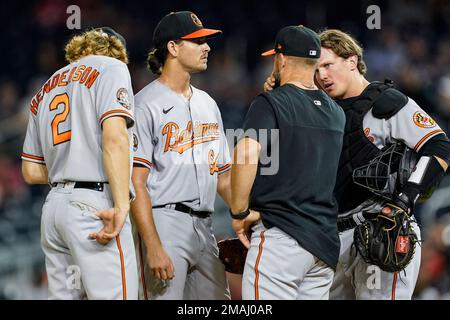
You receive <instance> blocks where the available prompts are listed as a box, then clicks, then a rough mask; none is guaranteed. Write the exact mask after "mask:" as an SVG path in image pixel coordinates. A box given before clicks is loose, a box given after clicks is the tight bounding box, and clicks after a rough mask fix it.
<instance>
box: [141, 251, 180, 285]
mask: <svg viewBox="0 0 450 320" xmlns="http://www.w3.org/2000/svg"><path fill="white" fill-rule="evenodd" d="M147 263H148V266H149V268H150V271H151V272H152V275H153V276H154V277H155V278H157V279H160V280H171V279H173V277H175V272H174V267H173V263H172V260H171V259H170V257H169V255H168V254H167V252H166V250H164V248H163V246H162V245H160V244H158V245H152V246H151V247H148V248H147Z"/></svg>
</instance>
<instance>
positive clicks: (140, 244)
mask: <svg viewBox="0 0 450 320" xmlns="http://www.w3.org/2000/svg"><path fill="white" fill-rule="evenodd" d="M138 239H139V262H140V264H141V281H142V290H143V291H144V299H145V300H148V297H147V285H146V284H145V275H144V266H145V263H144V258H143V254H142V240H141V236H138Z"/></svg>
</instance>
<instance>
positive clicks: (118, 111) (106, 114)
mask: <svg viewBox="0 0 450 320" xmlns="http://www.w3.org/2000/svg"><path fill="white" fill-rule="evenodd" d="M113 113H124V114H126V115H127V116H129V117H130V118H133V117H132V116H131V114H130V113H129V112H127V111H125V110H120V109H115V110H110V111H108V112H105V113H104V114H103V115H102V116H101V117H100V121H99V122H100V123H102V122H103V120H104V118H105V117H107V116H109V115H110V114H113Z"/></svg>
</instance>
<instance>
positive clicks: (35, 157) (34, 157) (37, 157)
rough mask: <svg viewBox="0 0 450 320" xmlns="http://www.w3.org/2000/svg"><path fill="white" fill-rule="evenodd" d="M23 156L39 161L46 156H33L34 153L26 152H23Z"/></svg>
mask: <svg viewBox="0 0 450 320" xmlns="http://www.w3.org/2000/svg"><path fill="white" fill-rule="evenodd" d="M22 157H24V158H30V159H34V160H39V161H44V157H39V156H33V155H31V154H28V153H25V152H22Z"/></svg>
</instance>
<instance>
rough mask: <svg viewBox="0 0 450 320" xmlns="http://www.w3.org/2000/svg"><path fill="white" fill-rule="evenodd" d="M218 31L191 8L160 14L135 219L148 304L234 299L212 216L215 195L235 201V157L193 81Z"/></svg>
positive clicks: (144, 99)
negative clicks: (232, 185)
mask: <svg viewBox="0 0 450 320" xmlns="http://www.w3.org/2000/svg"><path fill="white" fill-rule="evenodd" d="M220 33H221V31H220V30H213V29H206V28H204V27H203V25H202V23H201V22H200V20H199V19H198V17H197V16H196V15H195V14H194V13H192V12H189V11H181V12H172V13H170V14H168V15H166V16H165V17H163V18H162V19H161V21H160V22H159V23H158V25H157V27H156V29H155V31H154V35H153V43H154V46H155V49H154V50H153V51H151V52H150V54H149V58H148V64H149V67H150V69H151V70H152V71H153V72H154V73H155V74H158V75H159V77H158V79H156V80H155V81H153V82H151V83H150V84H149V85H147V86H146V87H145V88H144V89H142V90H141V91H140V92H139V93H138V94H137V95H136V97H135V98H136V118H137V119H139V121H138V122H137V124H136V136H135V138H134V139H135V150H136V154H135V157H134V169H133V183H134V186H135V189H136V200H135V201H134V202H133V205H132V214H133V220H134V221H135V223H136V225H137V229H138V231H139V235H140V237H139V238H140V239H138V240H139V243H138V245H137V247H138V250H139V256H140V260H141V261H140V273H141V282H142V287H143V288H142V289H143V290H142V295H143V297H144V298H145V299H174V300H179V299H229V298H230V295H229V289H228V283H227V280H226V277H225V270H224V265H223V264H222V262H221V261H220V260H219V256H218V248H217V244H216V239H215V238H214V235H213V233H212V224H211V222H212V221H211V217H210V216H211V213H212V211H213V210H214V200H215V196H216V190H217V192H218V193H219V194H220V195H221V197H222V198H223V199H224V201H225V202H226V203H229V202H230V197H231V190H230V172H229V169H230V166H231V161H230V154H229V150H228V146H227V142H226V139H225V134H224V131H223V125H222V119H221V115H220V112H219V109H218V107H217V104H216V102H215V101H214V100H213V99H212V98H211V97H210V96H209V95H208V94H207V93H206V92H204V91H201V90H199V89H197V88H195V87H193V86H192V85H191V84H190V78H191V74H193V73H197V72H201V71H204V70H206V68H207V62H208V53H209V51H210V47H209V46H208V44H207V42H206V41H207V39H208V38H210V37H213V36H217V35H218V34H220ZM152 207H153V208H152ZM141 240H142V241H141ZM144 257H145V258H146V259H144Z"/></svg>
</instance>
